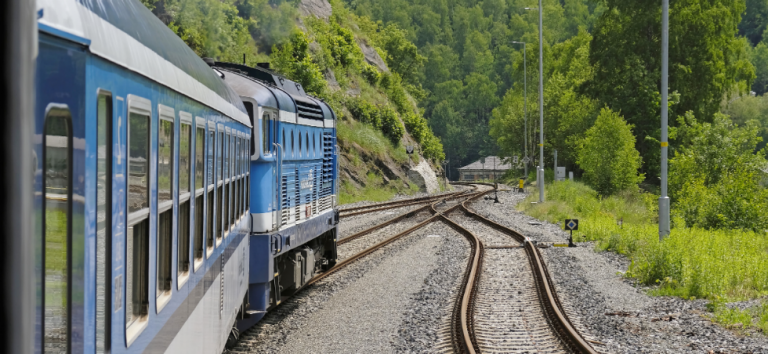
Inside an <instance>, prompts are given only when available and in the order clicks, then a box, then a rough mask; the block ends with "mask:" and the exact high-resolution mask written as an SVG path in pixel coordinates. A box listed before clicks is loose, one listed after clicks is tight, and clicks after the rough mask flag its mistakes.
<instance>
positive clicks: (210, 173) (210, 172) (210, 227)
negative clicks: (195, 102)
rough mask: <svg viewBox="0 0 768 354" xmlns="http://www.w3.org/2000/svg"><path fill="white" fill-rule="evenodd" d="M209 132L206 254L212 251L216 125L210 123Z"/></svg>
mask: <svg viewBox="0 0 768 354" xmlns="http://www.w3.org/2000/svg"><path fill="white" fill-rule="evenodd" d="M208 127H209V129H210V130H209V132H208V164H207V174H208V178H207V181H208V191H207V193H208V195H207V196H206V200H207V204H208V205H206V213H207V214H208V215H207V217H206V220H207V222H208V227H207V229H208V230H207V231H208V232H207V233H206V237H205V244H206V245H207V249H206V251H207V252H206V253H207V254H208V256H210V255H211V253H213V235H214V232H213V231H214V230H215V228H214V220H213V190H214V189H215V188H216V186H215V183H216V180H215V179H214V171H213V170H214V168H215V165H214V158H215V156H216V126H215V125H214V124H213V123H211V124H210V125H209V126H208Z"/></svg>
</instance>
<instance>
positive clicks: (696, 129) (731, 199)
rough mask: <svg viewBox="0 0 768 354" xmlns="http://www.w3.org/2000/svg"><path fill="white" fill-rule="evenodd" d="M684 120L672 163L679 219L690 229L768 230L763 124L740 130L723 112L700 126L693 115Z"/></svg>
mask: <svg viewBox="0 0 768 354" xmlns="http://www.w3.org/2000/svg"><path fill="white" fill-rule="evenodd" d="M678 121H679V122H678V123H679V127H678V128H677V131H676V135H677V136H676V139H675V153H674V156H673V157H672V159H670V161H669V165H670V170H669V187H670V188H669V190H670V198H671V199H672V202H673V212H674V213H675V215H677V216H679V217H681V218H683V220H684V221H685V223H686V225H687V226H699V227H704V228H739V229H751V230H755V231H760V232H761V231H762V230H765V229H768V190H766V189H765V188H764V187H761V185H760V181H761V179H763V178H765V172H763V171H764V170H765V169H766V168H767V167H768V162H766V160H765V158H764V156H765V155H764V152H760V153H757V154H756V153H755V147H756V146H757V144H758V143H759V142H760V141H761V140H762V138H761V137H760V136H758V129H759V127H758V125H757V123H756V122H755V121H749V122H747V123H746V124H745V125H744V126H742V127H739V126H736V125H735V124H734V123H733V122H732V121H731V120H730V119H729V118H728V117H727V116H725V115H723V114H719V113H718V114H716V115H715V116H714V119H713V121H712V122H711V123H708V122H699V121H697V120H696V119H695V118H694V115H693V114H692V113H691V112H688V113H687V114H686V115H685V116H682V117H679V118H678Z"/></svg>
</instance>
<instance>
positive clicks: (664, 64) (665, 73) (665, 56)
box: [659, 0, 670, 242]
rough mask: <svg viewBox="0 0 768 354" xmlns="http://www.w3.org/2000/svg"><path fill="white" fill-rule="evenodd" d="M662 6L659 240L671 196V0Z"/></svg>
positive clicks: (666, 232)
mask: <svg viewBox="0 0 768 354" xmlns="http://www.w3.org/2000/svg"><path fill="white" fill-rule="evenodd" d="M661 3H662V7H661V197H660V198H659V242H661V241H663V240H664V238H666V237H667V236H669V231H670V228H669V196H667V153H668V149H669V141H668V140H669V139H668V133H667V123H668V121H667V120H668V117H669V105H668V103H667V100H668V98H667V94H668V91H669V0H662V2H661Z"/></svg>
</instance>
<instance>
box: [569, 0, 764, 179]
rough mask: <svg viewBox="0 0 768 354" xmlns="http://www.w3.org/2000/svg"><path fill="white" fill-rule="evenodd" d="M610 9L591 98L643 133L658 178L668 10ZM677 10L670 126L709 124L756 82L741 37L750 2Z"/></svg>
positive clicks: (691, 4) (588, 88) (686, 3)
mask: <svg viewBox="0 0 768 354" xmlns="http://www.w3.org/2000/svg"><path fill="white" fill-rule="evenodd" d="M605 3H606V5H607V10H606V11H605V12H603V14H602V16H601V17H600V19H599V20H598V22H597V24H596V25H595V31H594V33H593V36H594V39H593V41H592V46H591V52H590V61H591V63H592V64H593V66H594V67H595V74H594V77H593V78H592V79H591V80H589V81H588V82H586V83H585V86H584V92H586V93H587V94H588V95H589V96H591V97H592V98H594V99H596V100H599V101H600V102H601V103H602V104H605V105H607V106H608V107H611V108H612V109H614V110H617V111H620V112H621V113H622V114H623V115H624V117H626V119H627V121H628V122H629V123H630V124H632V125H634V126H635V133H636V139H637V146H638V149H639V150H640V153H641V154H642V156H643V157H644V159H646V165H645V166H644V171H646V172H648V173H649V176H653V177H655V176H657V175H658V168H657V166H658V165H659V164H658V151H659V146H658V143H657V142H658V140H655V141H654V140H653V139H648V138H649V137H650V138H655V139H658V138H659V118H658V117H659V116H660V107H659V102H660V94H659V91H660V90H659V83H660V77H661V76H660V75H661V74H660V70H661V61H660V58H661V42H660V41H661V33H660V31H661V7H660V6H659V3H658V2H657V1H651V0H637V1H623V0H606V1H605ZM670 6H671V8H670V13H672V14H673V15H672V16H670V34H671V35H670V48H669V60H670V71H669V73H670V80H669V82H670V92H677V93H678V94H679V103H677V104H675V105H673V106H672V107H671V109H670V115H671V118H670V122H672V123H673V125H674V122H676V120H675V119H674V117H676V116H679V115H682V114H684V113H685V112H687V111H692V112H694V114H695V115H696V116H697V117H703V119H705V120H709V119H711V117H713V115H714V113H716V112H717V111H719V109H720V102H721V100H722V98H723V96H724V95H725V94H726V93H728V92H730V91H731V89H732V88H733V87H734V86H735V84H736V83H737V82H742V83H747V84H748V83H750V82H751V80H752V79H753V78H754V68H753V67H752V65H751V64H750V63H749V62H748V60H747V56H746V54H747V53H746V51H745V45H744V40H743V39H740V38H738V37H736V34H737V25H738V24H739V22H740V20H741V14H742V13H743V12H744V9H745V6H744V0H712V1H698V0H682V1H674V2H672V3H671V4H670ZM744 87H747V86H744ZM651 180H653V181H655V180H656V179H655V178H652V179H651Z"/></svg>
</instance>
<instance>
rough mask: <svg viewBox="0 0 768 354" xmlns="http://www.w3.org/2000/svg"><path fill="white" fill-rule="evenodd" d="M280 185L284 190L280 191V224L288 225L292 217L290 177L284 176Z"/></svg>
mask: <svg viewBox="0 0 768 354" xmlns="http://www.w3.org/2000/svg"><path fill="white" fill-rule="evenodd" d="M280 185H281V186H282V188H281V189H282V190H281V191H280V201H281V205H280V224H281V225H285V224H287V223H288V217H289V215H290V210H289V209H288V176H283V179H282V183H280Z"/></svg>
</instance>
